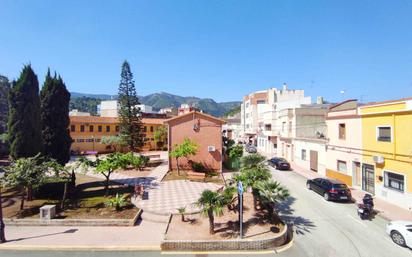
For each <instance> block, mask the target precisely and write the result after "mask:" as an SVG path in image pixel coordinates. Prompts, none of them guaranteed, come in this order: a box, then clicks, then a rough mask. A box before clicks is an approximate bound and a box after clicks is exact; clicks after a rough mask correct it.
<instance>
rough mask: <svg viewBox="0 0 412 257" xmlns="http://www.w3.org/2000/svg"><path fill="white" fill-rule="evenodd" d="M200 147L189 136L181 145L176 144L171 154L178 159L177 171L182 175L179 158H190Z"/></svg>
mask: <svg viewBox="0 0 412 257" xmlns="http://www.w3.org/2000/svg"><path fill="white" fill-rule="evenodd" d="M198 149H199V145H198V144H197V143H196V142H194V141H191V140H190V139H189V138H185V139H184V140H183V143H181V144H180V145H178V144H175V145H174V146H173V150H172V151H171V152H170V156H171V157H173V158H175V159H176V167H177V173H178V174H179V175H180V167H179V159H180V158H182V157H185V158H188V157H189V156H191V155H195V154H196V153H197V151H198Z"/></svg>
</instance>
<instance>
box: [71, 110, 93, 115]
mask: <svg viewBox="0 0 412 257" xmlns="http://www.w3.org/2000/svg"><path fill="white" fill-rule="evenodd" d="M69 116H90V112H80V111H79V110H77V109H73V110H71V111H70V112H69Z"/></svg>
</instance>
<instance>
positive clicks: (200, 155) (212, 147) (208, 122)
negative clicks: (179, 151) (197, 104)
mask: <svg viewBox="0 0 412 257" xmlns="http://www.w3.org/2000/svg"><path fill="white" fill-rule="evenodd" d="M224 123H225V121H223V120H221V119H219V118H216V117H213V116H210V115H207V114H204V113H201V112H197V111H192V112H189V113H186V114H182V115H180V116H177V117H174V118H171V119H168V120H166V121H165V124H167V125H168V135H169V140H168V142H169V149H171V150H173V146H174V145H176V144H181V143H182V142H183V140H184V139H185V138H189V139H190V140H192V141H195V142H196V143H197V144H198V145H199V149H198V152H197V154H196V155H195V156H191V157H190V158H189V159H190V160H191V161H193V162H197V163H201V164H202V165H203V166H204V167H205V168H206V169H208V170H213V171H218V172H221V171H222V144H223V143H222V125H223V124H224ZM179 164H180V167H183V169H187V170H189V169H191V167H190V165H189V163H188V160H186V159H185V158H182V159H181V160H179ZM169 169H171V170H175V169H177V167H176V160H175V159H174V158H170V157H169Z"/></svg>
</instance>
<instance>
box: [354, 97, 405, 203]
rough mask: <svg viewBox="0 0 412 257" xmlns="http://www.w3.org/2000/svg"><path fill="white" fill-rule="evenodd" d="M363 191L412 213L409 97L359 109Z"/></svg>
mask: <svg viewBox="0 0 412 257" xmlns="http://www.w3.org/2000/svg"><path fill="white" fill-rule="evenodd" d="M359 115H360V119H361V124H362V130H361V131H362V132H361V133H362V148H363V149H362V159H361V161H362V183H361V186H362V190H364V191H366V192H369V193H371V194H373V195H375V196H376V197H378V198H382V199H383V200H386V201H388V202H391V203H393V204H396V205H398V206H400V207H403V208H405V209H409V210H412V135H411V131H412V98H406V99H399V100H392V101H385V102H376V103H370V104H366V105H363V106H361V107H359Z"/></svg>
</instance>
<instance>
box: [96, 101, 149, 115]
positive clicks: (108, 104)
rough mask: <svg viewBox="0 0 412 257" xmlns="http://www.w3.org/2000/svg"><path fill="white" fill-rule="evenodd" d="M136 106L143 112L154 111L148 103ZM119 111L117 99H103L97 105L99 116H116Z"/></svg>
mask: <svg viewBox="0 0 412 257" xmlns="http://www.w3.org/2000/svg"><path fill="white" fill-rule="evenodd" d="M136 107H138V108H140V110H141V111H142V112H143V113H156V112H154V111H153V107H152V106H150V105H145V104H139V105H136ZM118 111H119V104H118V102H117V100H104V101H101V102H100V105H99V106H98V114H100V116H101V117H117V116H118Z"/></svg>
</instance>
